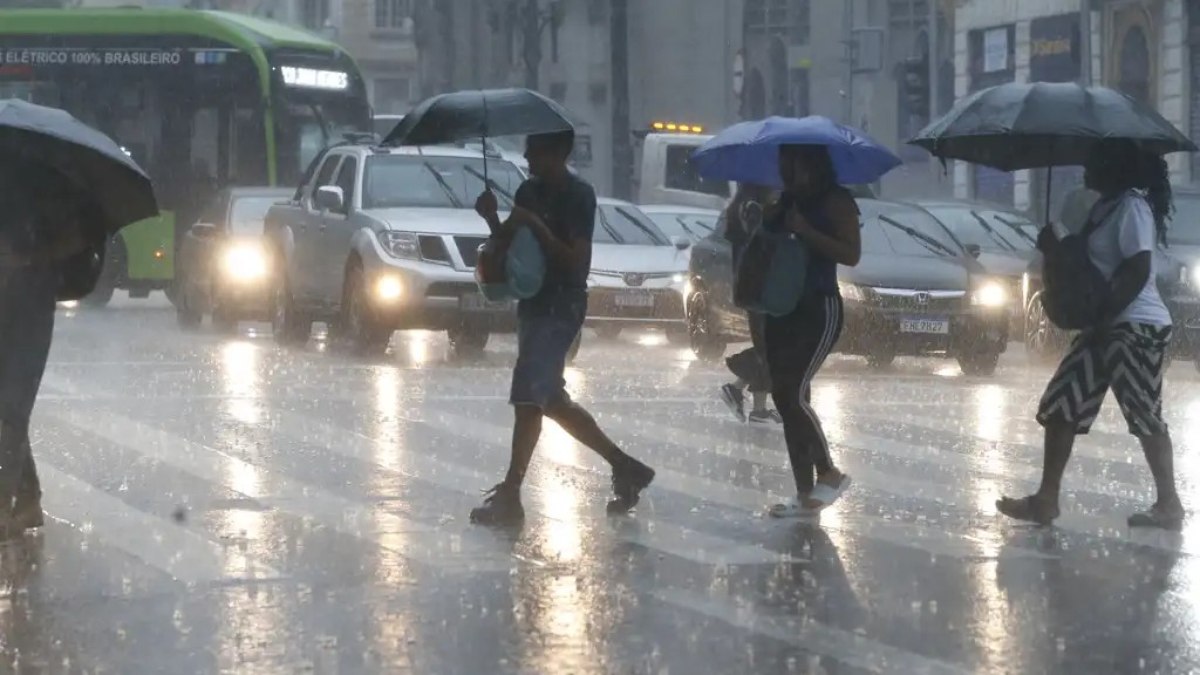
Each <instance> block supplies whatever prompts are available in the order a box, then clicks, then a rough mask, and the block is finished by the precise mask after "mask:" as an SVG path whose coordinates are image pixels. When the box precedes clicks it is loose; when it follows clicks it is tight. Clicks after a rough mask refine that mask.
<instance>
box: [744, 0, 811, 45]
mask: <svg viewBox="0 0 1200 675" xmlns="http://www.w3.org/2000/svg"><path fill="white" fill-rule="evenodd" d="M808 5H809V0H748V2H746V6H745V7H744V8H743V9H742V12H743V20H744V22H745V29H746V33H747V34H749V35H789V34H795V32H796V24H799V23H801V22H802V23H803V24H804V26H805V28H804V30H803V34H804V38H805V40H804V42H807V38H808V28H807V26H808V9H809V7H808ZM789 10H791V11H790V12H789ZM789 14H792V16H789ZM801 15H803V19H802V20H800V19H799V18H798V17H800V16H801ZM793 19H795V23H793Z"/></svg>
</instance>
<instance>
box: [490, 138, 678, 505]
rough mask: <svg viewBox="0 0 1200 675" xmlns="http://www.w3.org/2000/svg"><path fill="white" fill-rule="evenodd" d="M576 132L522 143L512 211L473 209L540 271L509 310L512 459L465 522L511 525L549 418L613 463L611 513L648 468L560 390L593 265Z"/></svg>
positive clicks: (592, 200) (632, 501)
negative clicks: (513, 351)
mask: <svg viewBox="0 0 1200 675" xmlns="http://www.w3.org/2000/svg"><path fill="white" fill-rule="evenodd" d="M574 140H575V133H574V132H573V131H570V130H564V131H557V132H553V133H543V134H534V135H531V136H529V137H528V138H527V140H526V150H525V158H526V159H527V160H528V161H529V171H530V173H531V174H532V175H533V177H532V178H530V179H529V180H526V181H525V182H524V183H522V184H521V186H520V188H518V189H517V193H516V196H515V198H514V202H515V206H514V207H513V210H512V213H511V215H510V216H509V218H508V220H506V221H504V222H501V220H500V217H499V215H498V213H497V208H498V205H497V201H496V196H495V194H494V193H492V192H491V191H490V190H488V191H485V192H484V193H483V194H481V195H480V196H479V198H478V200H476V203H475V209H476V211H478V212H479V215H480V216H482V217H483V218H484V220H486V221H487V223H488V227H490V228H491V230H492V232H493V234H494V236H499V237H509V236H512V233H513V231H514V229H515V228H516V227H517V226H518V225H521V226H525V227H529V228H530V229H531V231H532V232H533V234H534V236H535V237H536V239H537V241H538V243H539V244H540V245H541V248H542V252H543V254H544V255H545V258H546V274H545V277H544V278H543V282H542V287H541V289H540V290H539V291H538V293H537V294H536V295H534V296H533V297H532V298H529V299H527V300H521V301H520V303H519V305H518V307H517V322H518V324H517V326H518V327H517V363H516V365H515V366H514V368H513V379H512V389H511V393H510V396H509V400H510V402H511V403H512V405H513V408H514V415H515V422H514V425H513V435H512V456H511V459H510V462H509V467H508V473H507V475H506V476H505V477H504V480H503V481H501V482H500V483H499V484H498V485H496V486H495V487H493V488H492V489H491V490H490V491H489V494H488V496H487V498H486V499H485V501H484V503H483V505H482V506H480V507H478V508H476V509H473V510H472V511H471V521H472V522H475V523H480V524H485V525H507V524H515V523H519V522H520V521H521V520H522V519H523V518H524V515H525V511H524V508H523V507H522V506H521V484H522V483H523V482H524V480H525V472H526V471H527V470H528V468H529V462H530V460H531V459H532V457H533V450H534V448H535V447H536V446H537V442H538V438H539V437H540V436H541V432H542V418H543V417H549V418H550V419H552V420H554V421H555V422H557V423H558V424H559V426H561V427H562V428H563V429H564V430H565V431H566V432H567V433H569V434H570V435H571V436H573V437H574V438H575V439H576V440H578V441H579V442H581V443H583V444H584V445H586V446H588V447H589V448H591V449H592V450H595V451H596V452H597V453H598V454H599V455H600V456H601V457H603V458H604V459H605V460H606V461H607V462H608V463H609V464H610V465H611V466H612V486H613V492H614V493H615V495H616V496H615V498H614V499H613V500H612V501H610V502H609V511H610V512H624V511H628V510H629V509H631V508H633V507H634V506H635V505H636V504H637V502H638V499H639V496H640V494H641V492H642V490H643V489H645V488H646V486H648V485H649V484H650V482H651V481H652V480H654V470H653V469H651V468H650V467H648V466H646V465H645V464H643V463H642V462H639V461H638V460H636V459H634V458H632V457H630V456H629V455H627V454H625V453H624V452H623V451H622V450H621V449H620V448H619V447H617V445H616V443H614V442H613V441H612V440H611V439H610V438H609V437H608V436H607V435H605V433H604V432H603V431H602V430H601V429H600V427H599V425H597V424H596V420H595V419H594V418H593V417H592V416H591V414H589V413H588V411H587V410H584V408H583V407H582V406H580V405H579V404H578V403H575V402H574V401H572V400H571V397H570V396H569V395H568V394H567V391H566V381H565V380H564V379H563V371H564V370H565V368H566V361H567V353H568V352H569V351H570V349H571V344H572V343H573V342H574V341H575V338H576V336H577V335H578V334H579V331H580V329H581V328H582V327H583V319H584V315H585V314H586V313H587V276H588V271H589V269H590V267H591V258H592V230H593V229H594V227H595V214H596V193H595V191H594V190H593V189H592V186H590V185H588V184H587V183H585V182H584V181H583V180H582V179H580V178H579V177H578V176H576V175H574V174H572V173H571V171H569V170H568V168H567V158H568V157H570V155H571V150H572V147H573V145H574Z"/></svg>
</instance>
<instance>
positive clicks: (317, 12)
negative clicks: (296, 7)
mask: <svg viewBox="0 0 1200 675" xmlns="http://www.w3.org/2000/svg"><path fill="white" fill-rule="evenodd" d="M300 20H301V21H302V22H304V26H305V27H306V28H309V29H311V30H320V29H322V28H324V27H325V22H326V21H328V20H329V0H301V4H300Z"/></svg>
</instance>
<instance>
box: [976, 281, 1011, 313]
mask: <svg viewBox="0 0 1200 675" xmlns="http://www.w3.org/2000/svg"><path fill="white" fill-rule="evenodd" d="M971 304H972V305H975V306H977V307H1003V306H1004V305H1007V304H1008V290H1007V289H1005V288H1004V285H1003V284H1001V283H1000V282H998V281H988V282H985V283H983V284H981V285H980V286H979V287H977V288H976V289H975V290H974V291H971Z"/></svg>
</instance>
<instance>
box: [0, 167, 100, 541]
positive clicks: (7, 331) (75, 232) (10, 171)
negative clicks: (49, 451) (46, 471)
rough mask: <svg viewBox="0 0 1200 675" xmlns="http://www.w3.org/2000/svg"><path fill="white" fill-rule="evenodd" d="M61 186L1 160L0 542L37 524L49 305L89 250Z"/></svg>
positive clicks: (71, 199)
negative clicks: (37, 418) (37, 454)
mask: <svg viewBox="0 0 1200 675" xmlns="http://www.w3.org/2000/svg"><path fill="white" fill-rule="evenodd" d="M64 188H65V185H64V183H63V182H62V179H61V177H60V176H57V175H55V174H54V172H53V171H50V170H48V169H45V168H43V167H41V166H39V165H38V164H35V163H31V162H28V161H25V160H23V159H21V158H19V157H16V156H14V155H13V154H12V153H6V154H4V155H0V540H4V539H9V538H12V537H15V536H19V535H20V534H21V533H22V532H24V531H25V530H28V529H32V528H37V527H40V526H41V525H42V507H41V487H40V484H39V482H38V477H37V469H36V466H35V463H34V460H33V451H32V448H31V447H30V444H29V418H30V415H31V414H32V413H33V404H34V401H35V400H36V398H37V393H38V388H39V387H40V385H41V380H42V373H43V372H44V370H45V367H46V358H47V356H48V355H49V352H50V341H51V338H52V334H53V331H54V311H55V301H56V298H57V296H58V294H59V291H60V287H61V285H62V282H63V278H64V276H69V275H71V274H73V273H74V270H65V269H64V265H65V264H68V263H67V261H70V260H73V259H77V258H78V257H79V255H80V253H85V252H88V251H89V249H88V242H87V238H86V236H85V232H84V229H83V228H82V227H81V222H80V219H79V215H80V214H78V213H75V212H73V208H74V206H75V205H77V204H78V203H79V202H77V201H76V199H75V196H74V195H71V194H65V193H64V191H63V189H64ZM102 246H103V244H102V243H101V247H102ZM93 283H94V282H93Z"/></svg>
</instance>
